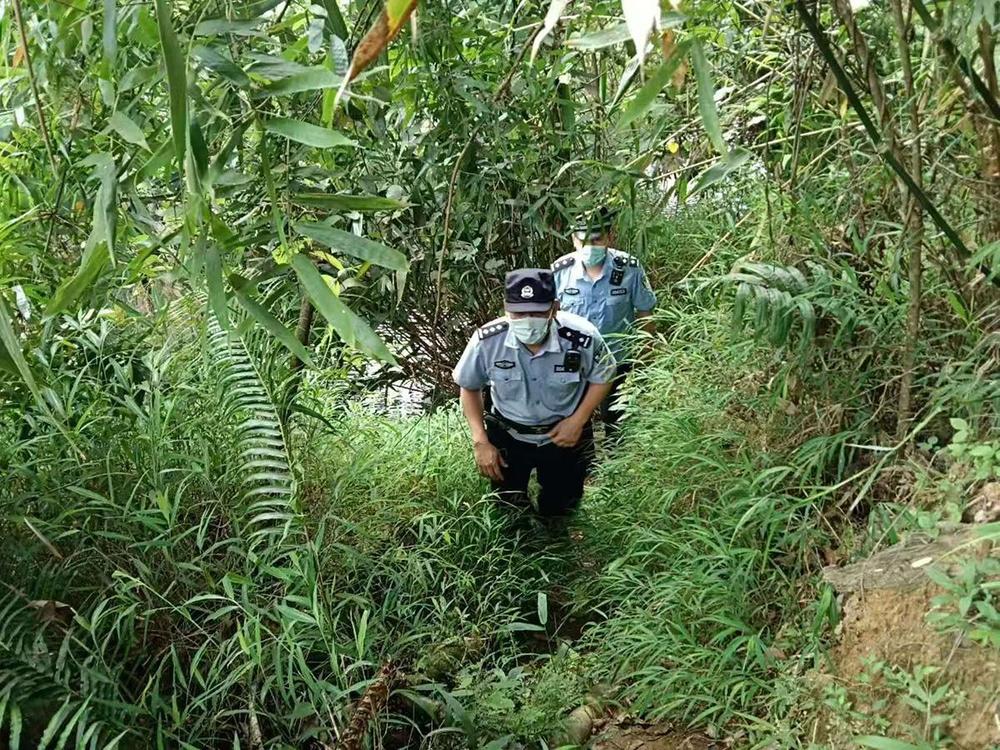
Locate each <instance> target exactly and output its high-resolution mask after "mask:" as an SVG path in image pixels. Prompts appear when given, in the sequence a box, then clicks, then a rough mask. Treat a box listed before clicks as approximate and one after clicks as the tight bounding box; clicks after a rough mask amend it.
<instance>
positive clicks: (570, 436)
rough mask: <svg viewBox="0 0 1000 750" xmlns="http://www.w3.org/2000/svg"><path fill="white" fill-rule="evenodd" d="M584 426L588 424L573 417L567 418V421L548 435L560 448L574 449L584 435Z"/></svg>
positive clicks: (558, 425) (562, 422)
mask: <svg viewBox="0 0 1000 750" xmlns="http://www.w3.org/2000/svg"><path fill="white" fill-rule="evenodd" d="M584 425H586V422H581V421H580V420H578V419H574V418H573V417H566V419H564V420H562V421H561V422H560V423H559V424H557V425H556V426H555V427H553V428H552V429H551V430H550V431H549V433H548V435H549V437H550V438H551V439H552V442H553V443H555V444H556V445H558V446H559V447H560V448H572V447H573V446H574V445H576V444H577V443H579V442H580V435H582V434H583V428H584Z"/></svg>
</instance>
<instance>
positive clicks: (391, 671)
mask: <svg viewBox="0 0 1000 750" xmlns="http://www.w3.org/2000/svg"><path fill="white" fill-rule="evenodd" d="M398 678H399V669H398V667H397V666H396V664H394V663H393V662H386V663H385V664H383V665H382V668H381V669H380V670H379V671H378V674H377V675H375V679H374V680H372V682H371V684H370V685H369V686H368V688H367V689H366V690H365V694H364V695H362V696H361V699H360V700H359V701H358V703H357V705H356V706H355V707H354V714H353V715H352V716H351V723H350V724H349V725H348V727H347V729H346V730H344V733H343V734H342V735H340V741H339V742H338V743H337V745H336V746H337V750H363V748H364V745H365V735H366V734H367V733H368V727H369V725H370V724H371V722H372V720H373V719H374V718H375V717H376V716H377V715H378V714H379V713H380V712H381V711H382V709H384V708H385V706H386V704H387V703H388V702H389V693H390V692H392V686H393V684H394V683H395V682H396V680H397V679H398Z"/></svg>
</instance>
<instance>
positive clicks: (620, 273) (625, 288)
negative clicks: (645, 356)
mask: <svg viewBox="0 0 1000 750" xmlns="http://www.w3.org/2000/svg"><path fill="white" fill-rule="evenodd" d="M614 219H615V214H614V212H612V211H610V210H608V209H607V208H601V209H600V210H598V211H597V212H595V213H594V214H592V215H588V216H583V217H580V218H579V219H577V224H576V225H575V226H574V227H573V246H574V248H575V250H574V252H572V253H569V254H568V255H564V256H563V257H561V258H560V259H559V260H557V261H556V262H555V263H553V264H552V272H553V274H554V275H555V280H556V291H557V294H558V297H559V305H560V308H561V309H563V310H567V311H569V312H573V313H576V314H577V315H580V316H581V317H584V318H586V319H587V320H589V321H590V322H591V323H593V324H594V326H596V327H597V330H599V331H600V332H601V335H602V336H605V337H606V338H607V341H608V347H609V348H610V349H611V353H612V354H613V355H614V357H615V360H616V361H617V362H618V376H617V378H615V382H614V385H613V387H612V389H611V393H610V394H609V395H608V398H607V399H606V400H605V401H604V403H603V404H601V420H602V421H603V422H604V424H605V428H606V430H607V431H608V434H609V435H614V434H615V433H616V432H617V428H618V419H619V417H620V414H621V413H620V412H619V411H618V410H617V409H615V408H614V400H615V399H614V394H615V393H616V392H617V390H618V388H619V387H620V386H621V384H622V382H623V381H624V380H625V376H626V375H627V374H628V371H629V370H630V369H631V366H632V365H631V361H630V360H631V352H630V351H629V349H628V345H627V344H628V342H627V341H626V340H625V339H624V338H623V337H622V335H621V334H624V333H626V332H628V331H629V330H631V329H632V327H633V326H634V325H635V324H636V322H637V321H638V323H639V325H640V326H641V327H642V328H643V330H645V331H647V332H648V333H653V332H654V331H655V328H654V325H653V321H652V318H651V317H650V316H651V315H652V310H653V308H654V307H656V294H654V293H653V290H652V289H651V288H650V286H649V281H648V280H647V279H646V273H645V272H644V271H643V268H642V266H641V265H640V264H639V261H638V260H637V259H636V258H634V257H633V256H631V255H629V254H628V253H625V252H622V251H621V250H616V249H614V248H612V247H611V229H612V226H613V224H614Z"/></svg>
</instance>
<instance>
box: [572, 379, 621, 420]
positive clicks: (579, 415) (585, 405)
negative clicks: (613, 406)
mask: <svg viewBox="0 0 1000 750" xmlns="http://www.w3.org/2000/svg"><path fill="white" fill-rule="evenodd" d="M613 386H614V383H613V382H611V383H591V384H590V387H589V388H587V392H586V393H585V394H584V396H583V400H582V401H581V402H580V405H579V406H578V407H576V411H575V412H573V416H572V417H570V419H574V420H577V421H578V422H580V424H586V423H587V420H588V419H590V416H591V415H592V414H593V413H594V409H596V408H597V407H598V406H600V405H601V402H602V401H603V400H604V397H605V396H607V395H608V394H609V393H611V388H612V387H613Z"/></svg>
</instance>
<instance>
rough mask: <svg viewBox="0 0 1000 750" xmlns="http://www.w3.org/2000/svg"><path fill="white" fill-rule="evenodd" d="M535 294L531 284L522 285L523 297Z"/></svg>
mask: <svg viewBox="0 0 1000 750" xmlns="http://www.w3.org/2000/svg"><path fill="white" fill-rule="evenodd" d="M534 296H535V290H534V289H532V288H531V287H530V286H522V287H521V299H531V298H532V297H534Z"/></svg>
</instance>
